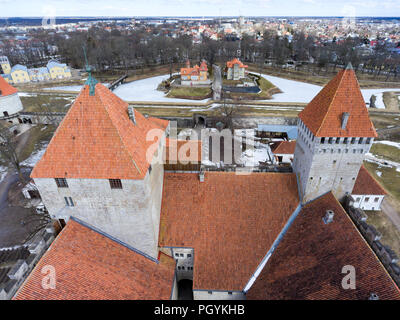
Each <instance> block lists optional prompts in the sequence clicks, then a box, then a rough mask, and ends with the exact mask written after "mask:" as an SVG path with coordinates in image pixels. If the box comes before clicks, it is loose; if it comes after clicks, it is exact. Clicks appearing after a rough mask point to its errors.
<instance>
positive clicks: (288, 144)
mask: <svg viewBox="0 0 400 320" xmlns="http://www.w3.org/2000/svg"><path fill="white" fill-rule="evenodd" d="M295 149H296V141H279V142H277V143H274V145H273V146H272V147H271V151H272V152H273V153H275V154H294V150H295Z"/></svg>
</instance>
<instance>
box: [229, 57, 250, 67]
mask: <svg viewBox="0 0 400 320" xmlns="http://www.w3.org/2000/svg"><path fill="white" fill-rule="evenodd" d="M235 64H238V65H239V67H240V68H247V67H248V66H247V65H245V64H243V63H242V62H241V61H240V60H239V59H238V58H234V59H232V60H231V61H228V62H227V63H226V66H227V67H228V68H232V67H233V65H235Z"/></svg>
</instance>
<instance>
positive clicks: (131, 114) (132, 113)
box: [128, 106, 136, 124]
mask: <svg viewBox="0 0 400 320" xmlns="http://www.w3.org/2000/svg"><path fill="white" fill-rule="evenodd" d="M128 115H129V119H131V121H132V122H133V124H136V119H135V108H134V107H132V106H128Z"/></svg>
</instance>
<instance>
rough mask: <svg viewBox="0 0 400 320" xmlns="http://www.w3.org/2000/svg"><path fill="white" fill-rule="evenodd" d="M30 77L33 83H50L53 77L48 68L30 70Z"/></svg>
mask: <svg viewBox="0 0 400 320" xmlns="http://www.w3.org/2000/svg"><path fill="white" fill-rule="evenodd" d="M28 73H29V77H30V79H31V81H32V82H36V81H49V80H51V76H50V73H49V70H48V69H47V68H46V67H40V68H31V69H28Z"/></svg>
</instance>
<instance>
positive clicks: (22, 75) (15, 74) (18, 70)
mask: <svg viewBox="0 0 400 320" xmlns="http://www.w3.org/2000/svg"><path fill="white" fill-rule="evenodd" d="M10 74H11V79H12V83H13V84H20V83H27V82H30V81H31V79H30V77H29V73H28V68H27V67H25V66H23V65H21V64H16V65H15V66H13V67H12V68H11V72H10Z"/></svg>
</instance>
